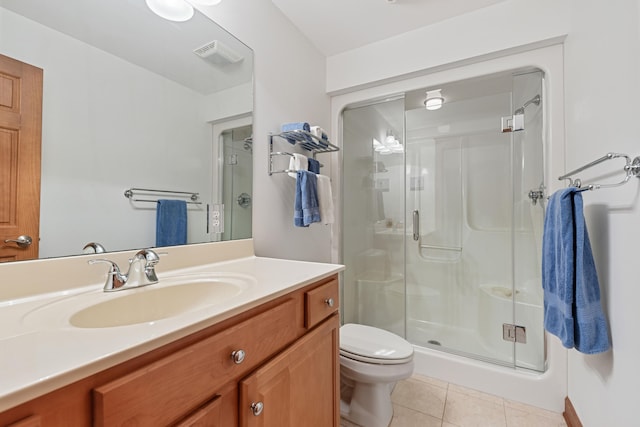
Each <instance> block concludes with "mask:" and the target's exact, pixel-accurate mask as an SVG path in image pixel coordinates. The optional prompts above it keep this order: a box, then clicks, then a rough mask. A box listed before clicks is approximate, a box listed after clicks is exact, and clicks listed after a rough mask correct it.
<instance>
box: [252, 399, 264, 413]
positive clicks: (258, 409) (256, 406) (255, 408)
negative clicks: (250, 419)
mask: <svg viewBox="0 0 640 427" xmlns="http://www.w3.org/2000/svg"><path fill="white" fill-rule="evenodd" d="M263 409H264V404H263V403H262V402H253V403H252V404H251V412H253V415H255V416H256V417H257V416H258V415H260V414H261V413H262V410H263Z"/></svg>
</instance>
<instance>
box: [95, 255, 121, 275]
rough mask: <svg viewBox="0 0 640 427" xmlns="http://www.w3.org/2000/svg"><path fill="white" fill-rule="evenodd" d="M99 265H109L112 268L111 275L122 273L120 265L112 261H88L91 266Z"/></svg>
mask: <svg viewBox="0 0 640 427" xmlns="http://www.w3.org/2000/svg"><path fill="white" fill-rule="evenodd" d="M98 263H103V264H109V265H110V266H111V268H110V269H109V274H113V273H120V268H119V267H118V264H116V263H115V262H113V261H111V260H108V259H104V258H98V259H90V260H89V261H87V264H91V265H93V264H98Z"/></svg>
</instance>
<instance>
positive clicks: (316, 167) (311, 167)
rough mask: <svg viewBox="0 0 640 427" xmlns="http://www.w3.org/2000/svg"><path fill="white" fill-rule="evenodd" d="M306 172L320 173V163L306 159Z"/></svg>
mask: <svg viewBox="0 0 640 427" xmlns="http://www.w3.org/2000/svg"><path fill="white" fill-rule="evenodd" d="M307 170H308V171H309V172H313V173H315V174H318V173H320V162H319V161H317V160H316V159H312V158H308V159H307Z"/></svg>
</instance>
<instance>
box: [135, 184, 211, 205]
mask: <svg viewBox="0 0 640 427" xmlns="http://www.w3.org/2000/svg"><path fill="white" fill-rule="evenodd" d="M136 192H138V193H160V194H168V195H172V196H174V197H188V198H189V199H191V201H190V202H187V203H188V204H192V205H201V204H202V202H199V201H198V198H200V193H193V192H191V191H173V190H154V189H152V188H135V187H131V188H128V189H126V190H125V191H124V197H126V198H127V199H129V200H131V201H132V202H150V203H157V202H158V199H157V198H156V199H139V198H136V194H135V193H136Z"/></svg>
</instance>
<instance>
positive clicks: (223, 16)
mask: <svg viewBox="0 0 640 427" xmlns="http://www.w3.org/2000/svg"><path fill="white" fill-rule="evenodd" d="M201 10H202V11H203V12H204V13H205V14H207V15H208V16H210V17H211V18H212V19H213V20H215V21H216V22H217V23H219V24H220V25H221V26H223V27H224V28H226V29H227V30H229V31H230V32H232V33H233V34H235V35H236V36H237V37H238V38H239V39H240V40H242V41H243V42H244V43H246V44H247V45H248V46H250V47H251V48H252V49H253V50H254V53H255V57H254V63H255V95H254V96H255V115H254V119H255V121H254V127H253V141H254V143H253V157H254V181H253V183H254V188H253V193H254V197H253V202H254V204H253V208H254V210H253V212H254V215H253V237H254V242H255V251H256V254H257V255H261V256H270V257H276V258H288V259H301V260H310V261H329V260H330V259H331V258H330V242H331V226H325V225H319V224H312V225H311V226H310V227H309V228H297V227H294V226H293V202H294V196H295V181H294V180H293V179H291V178H288V177H287V176H286V175H283V174H279V175H273V176H269V175H268V173H267V171H268V155H267V148H268V147H267V146H268V137H267V136H268V133H269V132H278V130H279V129H280V125H281V124H282V123H286V122H298V121H309V122H312V124H316V125H320V126H322V127H323V128H325V129H326V130H328V131H329V130H330V120H329V98H328V96H327V95H325V58H324V56H323V55H321V54H320V53H319V52H318V51H317V50H316V49H315V48H314V47H313V46H312V45H311V43H310V42H309V41H308V40H307V39H305V38H304V37H302V36H301V34H300V32H299V31H298V30H297V29H296V28H295V27H294V26H293V24H291V22H289V21H288V20H287V19H286V18H285V17H284V16H283V15H282V13H281V12H280V10H279V9H277V8H276V7H275V6H274V5H273V3H271V2H270V1H255V0H234V1H225V2H222V3H221V4H220V5H218V6H214V7H208V8H207V7H202V8H201ZM284 148H286V149H289V150H291V146H290V145H288V144H286V146H282V149H284ZM329 156H332V155H329V154H324V155H320V156H319V157H318V158H319V160H321V161H322V163H324V164H325V165H326V166H325V168H323V170H322V173H323V174H326V175H330V173H331V167H330V162H329ZM335 191H336V189H335V184H334V192H335Z"/></svg>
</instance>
